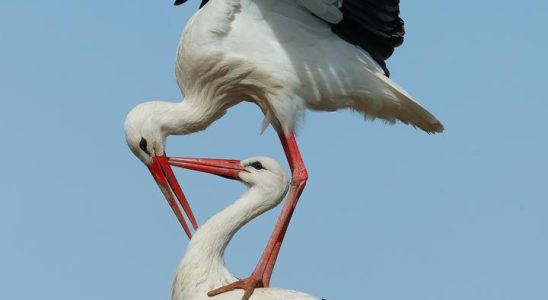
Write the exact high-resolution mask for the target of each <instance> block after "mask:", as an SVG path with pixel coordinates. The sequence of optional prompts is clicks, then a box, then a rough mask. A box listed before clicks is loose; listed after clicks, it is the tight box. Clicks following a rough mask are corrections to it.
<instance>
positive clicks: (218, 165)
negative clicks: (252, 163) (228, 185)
mask: <svg viewBox="0 0 548 300" xmlns="http://www.w3.org/2000/svg"><path fill="white" fill-rule="evenodd" d="M168 161H169V164H170V165H172V166H174V167H179V168H185V169H189V170H194V171H200V172H205V173H209V174H214V175H218V176H221V177H224V178H228V179H234V180H240V181H241V179H240V173H241V172H247V171H246V169H244V167H242V165H241V162H240V161H239V160H234V159H215V158H185V157H171V158H169V159H168Z"/></svg>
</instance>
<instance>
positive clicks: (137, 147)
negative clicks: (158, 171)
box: [124, 101, 165, 166]
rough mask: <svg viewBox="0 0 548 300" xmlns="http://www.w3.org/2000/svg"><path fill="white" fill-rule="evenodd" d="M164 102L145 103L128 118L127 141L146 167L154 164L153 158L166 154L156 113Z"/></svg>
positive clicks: (163, 138) (131, 112) (133, 110)
mask: <svg viewBox="0 0 548 300" xmlns="http://www.w3.org/2000/svg"><path fill="white" fill-rule="evenodd" d="M162 106H163V104H162V102H157V101H153V102H145V103H141V104H139V105H137V106H136V107H135V108H134V109H132V110H131V111H130V112H129V114H128V115H127V117H126V123H125V128H124V130H125V134H126V141H127V144H128V146H129V148H130V149H131V152H133V154H135V156H137V158H139V159H140V160H141V161H142V162H143V163H144V164H145V165H147V166H148V165H150V164H152V161H153V159H152V158H153V157H155V156H161V155H163V154H164V143H165V136H164V134H163V133H162V130H161V127H160V125H159V124H161V123H160V122H159V120H157V119H158V116H159V115H160V114H158V113H156V112H157V111H158V110H160V109H162Z"/></svg>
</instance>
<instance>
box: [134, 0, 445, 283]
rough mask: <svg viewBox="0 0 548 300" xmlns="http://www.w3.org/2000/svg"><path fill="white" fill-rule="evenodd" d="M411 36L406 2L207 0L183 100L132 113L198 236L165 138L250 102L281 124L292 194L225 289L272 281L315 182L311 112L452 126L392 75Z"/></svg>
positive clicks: (137, 133)
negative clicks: (307, 134) (308, 127)
mask: <svg viewBox="0 0 548 300" xmlns="http://www.w3.org/2000/svg"><path fill="white" fill-rule="evenodd" d="M183 2H185V0H177V1H176V2H175V4H181V3H183ZM403 35H404V28H403V21H402V20H401V19H400V17H399V1H398V0H343V1H341V0H210V1H209V2H208V1H203V2H202V7H201V9H200V10H199V11H198V12H197V13H196V14H195V15H194V16H193V17H192V18H191V19H190V21H189V22H188V23H187V25H186V27H185V29H184V31H183V33H182V36H181V40H180V43H179V48H178V52H177V62H176V77H177V83H178V85H179V87H180V89H181V92H182V94H183V95H184V101H182V102H179V103H173V102H163V101H152V102H146V103H142V104H140V105H138V106H137V107H135V108H134V109H133V110H132V111H131V112H130V113H129V114H128V116H127V119H126V123H125V133H126V139H127V142H128V145H129V147H130V148H131V150H132V151H133V153H134V154H135V155H136V156H137V157H138V158H139V159H140V160H141V161H143V162H144V163H145V164H146V165H147V166H148V168H149V169H150V171H151V173H152V175H153V176H154V178H155V179H156V181H157V182H158V184H159V186H160V188H161V190H162V192H163V193H164V195H165V197H166V198H167V200H168V202H169V203H170V205H171V207H172V208H173V210H174V212H175V214H176V215H177V218H178V219H179V221H180V223H181V225H182V226H183V227H184V229H185V232H186V233H187V235H188V236H189V237H190V236H191V232H190V229H189V228H188V225H186V223H185V220H184V217H183V216H182V213H181V211H180V210H179V208H178V206H177V203H176V202H175V197H177V198H178V200H179V202H180V203H181V205H182V207H183V209H184V210H185V212H186V214H187V215H188V218H189V220H190V222H191V223H192V225H193V227H194V229H196V228H197V222H196V220H195V218H194V216H193V214H192V211H191V210H190V207H189V206H188V203H187V202H186V199H185V198H184V195H183V192H182V190H181V188H180V186H179V184H178V183H177V180H176V179H175V176H174V175H173V172H172V170H171V169H170V166H169V160H168V158H167V157H166V156H165V149H164V143H165V139H166V137H167V136H168V135H186V134H191V133H193V132H197V131H200V130H204V129H205V128H207V127H208V126H209V125H210V124H211V123H212V122H213V121H215V120H217V119H219V118H220V117H222V116H223V114H224V113H225V112H226V110H227V109H228V108H230V107H232V106H233V105H236V104H238V103H239V102H241V101H249V102H253V103H255V104H257V105H258V106H259V107H260V109H261V110H262V112H263V113H264V115H265V121H264V122H263V130H264V128H266V127H267V126H268V125H272V126H273V128H274V129H275V130H276V131H277V133H278V136H279V138H280V141H281V144H282V146H283V149H284V151H285V154H286V157H287V160H288V163H289V167H290V169H291V172H292V180H291V188H290V191H289V196H288V199H287V201H286V203H285V205H284V208H283V209H282V212H281V214H280V217H279V219H278V221H277V223H276V226H275V227H274V230H273V232H272V235H271V237H270V239H269V242H268V244H267V246H266V249H265V250H264V252H263V255H262V257H261V259H260V260H259V262H258V264H257V266H256V268H255V270H254V271H253V272H252V274H251V275H250V276H249V277H248V278H246V279H244V280H240V281H237V282H235V283H233V284H231V285H228V286H225V287H223V288H221V289H218V290H216V291H215V292H216V293H221V292H225V291H229V290H231V289H234V288H243V289H246V290H253V289H254V288H255V287H261V286H265V287H267V286H268V284H269V281H270V277H271V274H272V270H273V268H274V263H275V261H276V258H277V255H278V251H279V249H280V246H281V243H282V241H283V237H284V234H285V231H286V230H287V226H288V224H289V221H290V218H291V215H292V213H293V211H294V209H295V206H296V204H297V201H298V199H299V196H300V195H301V193H302V191H303V189H304V187H305V184H306V181H307V179H308V174H307V171H306V168H305V165H304V163H303V160H302V158H301V155H300V152H299V149H298V147H297V142H296V139H295V134H294V128H295V125H296V123H297V120H298V119H299V117H300V116H301V115H302V113H303V111H304V110H305V109H312V110H320V111H334V110H338V109H351V110H353V111H356V112H358V113H360V114H362V115H363V116H364V117H366V118H368V119H374V118H379V119H383V120H386V121H388V122H390V123H395V122H396V120H399V121H401V122H402V123H405V124H410V125H412V126H414V127H418V128H420V129H422V130H424V131H426V132H429V133H436V132H441V131H443V125H442V124H441V123H440V122H439V121H438V120H437V119H436V118H435V117H434V116H433V115H432V114H430V113H429V112H428V111H427V110H426V109H424V108H423V107H422V106H420V105H419V104H418V103H417V102H416V101H415V100H413V98H412V97H411V96H410V95H409V94H408V93H407V92H406V91H404V90H403V89H402V88H400V87H398V86H397V85H396V84H395V83H394V82H393V81H392V80H390V79H389V78H388V70H387V68H386V65H385V63H384V60H385V59H387V58H388V57H389V56H390V55H391V54H392V52H393V50H394V47H397V46H398V45H400V44H401V43H402V41H403ZM173 194H175V196H174V195H173Z"/></svg>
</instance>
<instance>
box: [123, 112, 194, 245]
mask: <svg viewBox="0 0 548 300" xmlns="http://www.w3.org/2000/svg"><path fill="white" fill-rule="evenodd" d="M172 108H173V104H169V103H166V102H159V101H153V102H145V103H142V104H139V105H138V106H136V107H135V108H134V109H132V110H131V111H130V112H129V114H128V115H127V117H126V122H125V128H124V129H125V134H126V141H127V144H128V145H129V148H130V149H131V151H132V152H133V154H135V156H137V157H138V158H139V159H140V160H141V161H142V162H143V163H144V164H145V165H146V166H147V167H148V169H149V171H150V173H151V174H152V177H154V180H156V183H157V184H158V186H159V187H160V190H161V191H162V193H163V194H164V196H165V197H166V199H167V201H168V203H169V205H170V206H171V208H172V209H173V212H174V213H175V215H176V217H177V219H178V220H179V223H181V226H183V229H184V230H185V233H186V234H187V236H188V237H189V238H190V237H191V236H192V234H191V232H190V228H189V226H188V225H187V222H186V220H185V217H184V216H183V214H182V212H181V209H180V207H179V205H180V206H182V208H183V210H184V211H185V213H186V215H187V219H188V220H189V221H190V223H191V224H192V226H193V227H194V229H196V228H198V223H197V222H196V219H195V217H194V214H193V213H192V210H191V209H190V206H189V204H188V201H187V200H186V197H185V195H184V194H183V191H182V189H181V187H180V185H179V183H178V182H177V178H175V174H174V173H173V171H172V170H171V167H170V165H169V161H168V158H167V157H166V155H165V151H164V144H165V138H166V136H167V133H165V130H163V129H162V126H163V125H164V124H165V122H164V121H165V120H162V116H163V115H165V112H166V111H167V110H169V109H172ZM177 201H178V202H179V204H177Z"/></svg>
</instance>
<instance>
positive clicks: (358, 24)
mask: <svg viewBox="0 0 548 300" xmlns="http://www.w3.org/2000/svg"><path fill="white" fill-rule="evenodd" d="M399 4H400V1H399V0H343V3H342V7H341V8H340V9H341V12H342V13H343V20H342V21H341V22H340V23H338V24H331V28H332V30H333V32H334V33H335V34H337V35H338V36H340V37H341V38H342V39H344V40H345V41H347V42H349V43H351V44H354V45H357V46H359V47H360V48H362V49H364V50H366V51H367V52H368V53H369V54H371V56H372V57H373V58H374V59H375V60H376V61H377V62H378V63H379V64H380V65H381V66H382V67H383V69H384V71H385V73H386V75H387V76H388V75H389V72H388V69H387V68H386V63H385V62H384V61H385V60H386V59H388V58H389V57H390V56H391V55H392V53H393V52H394V48H396V47H398V46H399V45H401V44H402V43H403V36H404V35H405V29H404V24H403V20H402V19H401V18H400V7H399Z"/></svg>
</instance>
